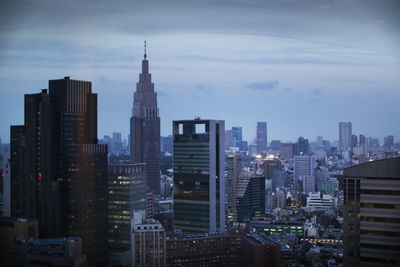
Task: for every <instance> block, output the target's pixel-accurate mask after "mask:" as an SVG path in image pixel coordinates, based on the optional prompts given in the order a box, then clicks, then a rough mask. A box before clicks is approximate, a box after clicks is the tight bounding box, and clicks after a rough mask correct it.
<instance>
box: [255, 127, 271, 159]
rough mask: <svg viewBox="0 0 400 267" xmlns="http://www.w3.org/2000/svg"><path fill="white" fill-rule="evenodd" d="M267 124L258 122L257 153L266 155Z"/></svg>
mask: <svg viewBox="0 0 400 267" xmlns="http://www.w3.org/2000/svg"><path fill="white" fill-rule="evenodd" d="M267 141H268V140H267V123H266V122H257V136H256V143H257V153H258V154H261V153H265V152H267V146H268V142H267Z"/></svg>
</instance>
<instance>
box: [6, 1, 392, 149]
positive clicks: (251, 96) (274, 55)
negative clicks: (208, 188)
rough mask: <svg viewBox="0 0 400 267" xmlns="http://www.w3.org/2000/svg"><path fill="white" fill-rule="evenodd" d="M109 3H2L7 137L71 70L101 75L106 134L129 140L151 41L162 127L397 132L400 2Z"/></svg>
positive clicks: (97, 80)
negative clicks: (36, 97) (261, 125)
mask: <svg viewBox="0 0 400 267" xmlns="http://www.w3.org/2000/svg"><path fill="white" fill-rule="evenodd" d="M102 4H103V5H98V6H94V5H91V4H87V3H77V2H71V3H69V4H68V6H67V5H65V6H64V5H62V4H51V5H50V4H49V3H47V2H46V1H43V2H41V3H34V2H31V1H24V2H22V1H13V2H11V1H5V2H3V3H2V4H1V6H2V8H1V10H2V11H0V12H1V13H2V16H1V17H2V19H1V20H2V26H1V27H0V33H1V36H2V37H1V39H2V40H4V41H2V42H1V44H0V65H1V68H0V80H1V82H0V90H1V92H2V99H3V103H2V105H0V106H1V107H0V113H1V114H2V116H1V122H2V123H3V125H4V127H2V128H1V129H0V138H1V139H2V142H3V143H8V142H9V140H10V139H9V128H8V126H9V125H12V124H21V123H22V122H23V112H22V110H23V108H22V107H23V95H24V94H29V93H36V92H38V90H40V89H41V88H47V85H46V81H47V80H50V79H54V78H57V77H64V76H67V75H71V77H72V78H73V79H78V80H91V81H92V82H93V87H94V88H95V90H96V91H97V92H98V95H99V121H98V125H99V134H98V135H99V137H100V138H101V137H102V136H103V135H106V134H111V133H112V132H122V134H123V136H124V139H125V138H126V136H127V134H128V132H129V117H130V109H131V107H132V92H133V91H134V88H135V83H136V79H137V73H139V72H140V62H141V58H142V56H143V41H144V40H147V41H148V56H149V59H150V60H151V61H152V72H153V74H154V83H155V84H156V88H155V90H156V91H157V92H158V94H159V108H160V110H161V112H160V117H161V135H162V136H167V135H171V134H172V129H171V127H172V121H173V120H179V119H193V118H194V117H195V116H199V117H201V118H202V119H221V120H225V121H226V128H227V129H230V128H231V127H232V126H241V127H243V140H247V141H252V140H253V138H254V137H255V135H256V134H255V133H256V123H257V121H266V122H267V123H268V139H269V140H274V139H280V140H282V141H287V140H291V141H295V140H297V138H298V137H299V136H304V137H306V138H308V139H309V140H310V141H313V140H315V139H316V137H317V136H319V135H322V136H323V137H324V138H325V139H328V140H338V131H337V127H338V123H339V122H340V121H350V122H352V124H353V132H354V133H355V134H357V135H359V134H364V135H365V136H366V137H378V138H379V139H380V141H381V143H383V138H384V137H385V136H387V135H391V134H392V135H394V137H395V142H397V141H398V139H399V136H400V129H399V127H398V125H399V120H400V119H399V116H398V115H396V112H397V110H396V107H397V102H396V100H397V99H399V97H400V90H398V89H399V84H400V81H399V78H398V77H397V76H398V75H397V74H398V73H399V70H400V68H399V66H400V64H399V62H400V55H399V51H398V49H397V48H395V43H398V41H399V27H397V26H398V25H399V18H398V16H396V14H398V11H399V4H398V3H396V2H394V1H386V2H384V3H382V2H381V1H368V2H361V1H352V2H351V3H347V2H346V1H337V2H330V1H322V2H320V1H304V2H302V3H301V4H299V3H295V2H292V1H284V2H279V3H278V2H270V3H262V2H259V1H251V2H249V3H244V2H243V3H241V2H230V1H224V2H222V3H219V4H216V3H211V2H207V1H206V2H205V3H197V2H190V1H189V2H184V3H181V2H179V1H172V2H170V3H169V4H166V3H161V2H157V1H150V2H149V3H136V2H135V3H130V4H129V3H125V2H123V1H122V2H120V5H118V6H116V7H114V9H111V10H110V8H109V6H108V4H107V3H106V2H104V3H102ZM155 4H156V5H155ZM60 9H63V10H65V12H62V14H61V13H60V12H56V11H58V10H60ZM74 10H75V11H77V10H79V11H78V12H72V14H74V15H73V19H70V17H68V16H69V15H68V16H67V15H66V14H71V12H68V11H74ZM167 10H168V12H166V11H167ZM88 11H89V12H88ZM138 11H140V12H138ZM131 14H134V15H133V16H131ZM204 18H205V19H204ZM49 20H52V21H54V23H51V24H49V23H48V21H49ZM167 20H168V22H167ZM182 21H185V23H182ZM110 40H111V41H110ZM182 110H184V111H185V112H184V113H183V112H182ZM182 113H183V114H184V115H183V114H182ZM6 115H7V116H6ZM322 129H324V130H322Z"/></svg>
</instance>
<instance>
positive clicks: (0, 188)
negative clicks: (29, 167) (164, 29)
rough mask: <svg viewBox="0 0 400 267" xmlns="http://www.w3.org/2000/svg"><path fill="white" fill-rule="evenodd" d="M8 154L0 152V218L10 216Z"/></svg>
mask: <svg viewBox="0 0 400 267" xmlns="http://www.w3.org/2000/svg"><path fill="white" fill-rule="evenodd" d="M10 178H11V172H10V152H0V179H1V181H0V197H1V199H0V216H5V217H10V216H11V181H10Z"/></svg>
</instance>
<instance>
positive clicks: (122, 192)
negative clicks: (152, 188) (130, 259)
mask: <svg viewBox="0 0 400 267" xmlns="http://www.w3.org/2000/svg"><path fill="white" fill-rule="evenodd" d="M146 188H147V184H146V168H145V164H144V163H137V164H110V165H109V166H108V205H107V207H108V208H107V209H108V246H109V253H110V263H109V266H118V265H119V264H118V263H119V262H121V261H122V257H121V256H120V255H122V254H123V253H128V254H129V253H130V247H131V238H130V235H131V233H130V231H131V218H132V217H133V214H132V212H133V210H145V208H146Z"/></svg>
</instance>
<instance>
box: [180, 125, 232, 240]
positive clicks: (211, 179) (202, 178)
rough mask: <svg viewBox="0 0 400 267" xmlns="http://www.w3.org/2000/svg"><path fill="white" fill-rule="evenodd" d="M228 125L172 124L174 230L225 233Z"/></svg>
mask: <svg viewBox="0 0 400 267" xmlns="http://www.w3.org/2000/svg"><path fill="white" fill-rule="evenodd" d="M224 133H225V122H224V121H220V120H200V119H196V120H183V121H174V122H173V136H174V228H175V229H181V230H182V231H183V232H192V233H193V232H195V233H196V232H205V233H207V232H217V231H220V232H224V231H225V164H224V162H225V153H224V144H225V141H224V137H225V134H224Z"/></svg>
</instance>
